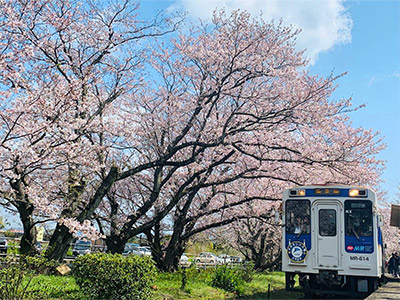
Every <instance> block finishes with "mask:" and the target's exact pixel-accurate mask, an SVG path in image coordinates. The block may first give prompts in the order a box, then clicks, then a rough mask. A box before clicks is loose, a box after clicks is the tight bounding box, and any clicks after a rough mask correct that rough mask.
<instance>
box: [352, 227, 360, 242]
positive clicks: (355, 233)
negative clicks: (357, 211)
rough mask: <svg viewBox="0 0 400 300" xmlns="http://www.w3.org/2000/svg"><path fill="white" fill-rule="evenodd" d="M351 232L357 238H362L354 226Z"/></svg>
mask: <svg viewBox="0 0 400 300" xmlns="http://www.w3.org/2000/svg"><path fill="white" fill-rule="evenodd" d="M351 232H352V233H353V234H354V236H355V237H356V238H357V240H360V237H359V236H358V234H357V232H356V231H355V230H354V229H353V228H352V229H351Z"/></svg>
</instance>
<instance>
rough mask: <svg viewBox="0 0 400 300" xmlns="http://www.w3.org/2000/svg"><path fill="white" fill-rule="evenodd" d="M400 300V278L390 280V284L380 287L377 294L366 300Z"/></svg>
mask: <svg viewBox="0 0 400 300" xmlns="http://www.w3.org/2000/svg"><path fill="white" fill-rule="evenodd" d="M383 299H385V300H399V299H400V278H392V277H389V278H388V283H386V284H384V285H383V286H382V287H380V288H379V289H378V290H377V291H376V292H375V293H373V294H371V295H370V296H369V297H368V298H366V299H365V300H383Z"/></svg>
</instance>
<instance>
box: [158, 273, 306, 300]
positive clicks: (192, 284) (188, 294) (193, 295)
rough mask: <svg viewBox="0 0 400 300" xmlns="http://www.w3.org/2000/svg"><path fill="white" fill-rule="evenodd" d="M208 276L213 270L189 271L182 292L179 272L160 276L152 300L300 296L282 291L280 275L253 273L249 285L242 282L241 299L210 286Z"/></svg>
mask: <svg viewBox="0 0 400 300" xmlns="http://www.w3.org/2000/svg"><path fill="white" fill-rule="evenodd" d="M211 274H212V270H205V271H201V272H200V273H198V274H196V273H195V272H193V271H192V270H190V271H188V274H187V284H186V288H185V291H182V290H181V289H180V287H181V282H182V277H181V274H180V273H173V274H169V273H161V274H159V276H158V278H157V280H156V284H155V285H156V287H157V290H156V297H155V299H168V300H169V299H177V300H183V299H196V300H203V299H268V294H269V297H270V299H299V298H300V297H301V296H302V293H293V292H286V291H285V274H284V273H282V272H272V273H265V274H255V275H254V279H253V281H252V282H250V283H245V286H244V294H243V295H241V296H240V297H238V296H237V295H235V294H233V293H228V292H226V291H224V290H221V289H216V288H213V287H211V286H210V285H209V283H210V281H211ZM268 288H269V290H270V293H268Z"/></svg>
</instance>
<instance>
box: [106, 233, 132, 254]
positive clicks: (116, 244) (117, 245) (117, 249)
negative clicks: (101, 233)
mask: <svg viewBox="0 0 400 300" xmlns="http://www.w3.org/2000/svg"><path fill="white" fill-rule="evenodd" d="M127 242H128V238H125V237H124V236H121V235H110V236H108V237H107V238H106V245H107V252H110V253H113V254H115V253H122V251H124V248H125V244H126V243H127Z"/></svg>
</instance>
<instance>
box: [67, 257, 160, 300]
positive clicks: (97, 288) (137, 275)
mask: <svg viewBox="0 0 400 300" xmlns="http://www.w3.org/2000/svg"><path fill="white" fill-rule="evenodd" d="M73 275H74V277H75V280H76V283H77V284H78V285H79V287H80V288H81V291H82V293H83V294H84V296H85V297H87V299H110V300H111V299H121V300H125V299H126V300H128V299H149V298H150V297H151V295H152V289H151V286H152V284H153V282H154V279H155V277H156V268H155V266H154V262H153V261H152V260H151V258H150V257H147V256H143V257H142V256H135V255H128V256H126V257H124V256H122V255H121V254H106V253H93V254H86V255H82V256H79V257H78V258H77V259H76V260H75V262H74V269H73Z"/></svg>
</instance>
